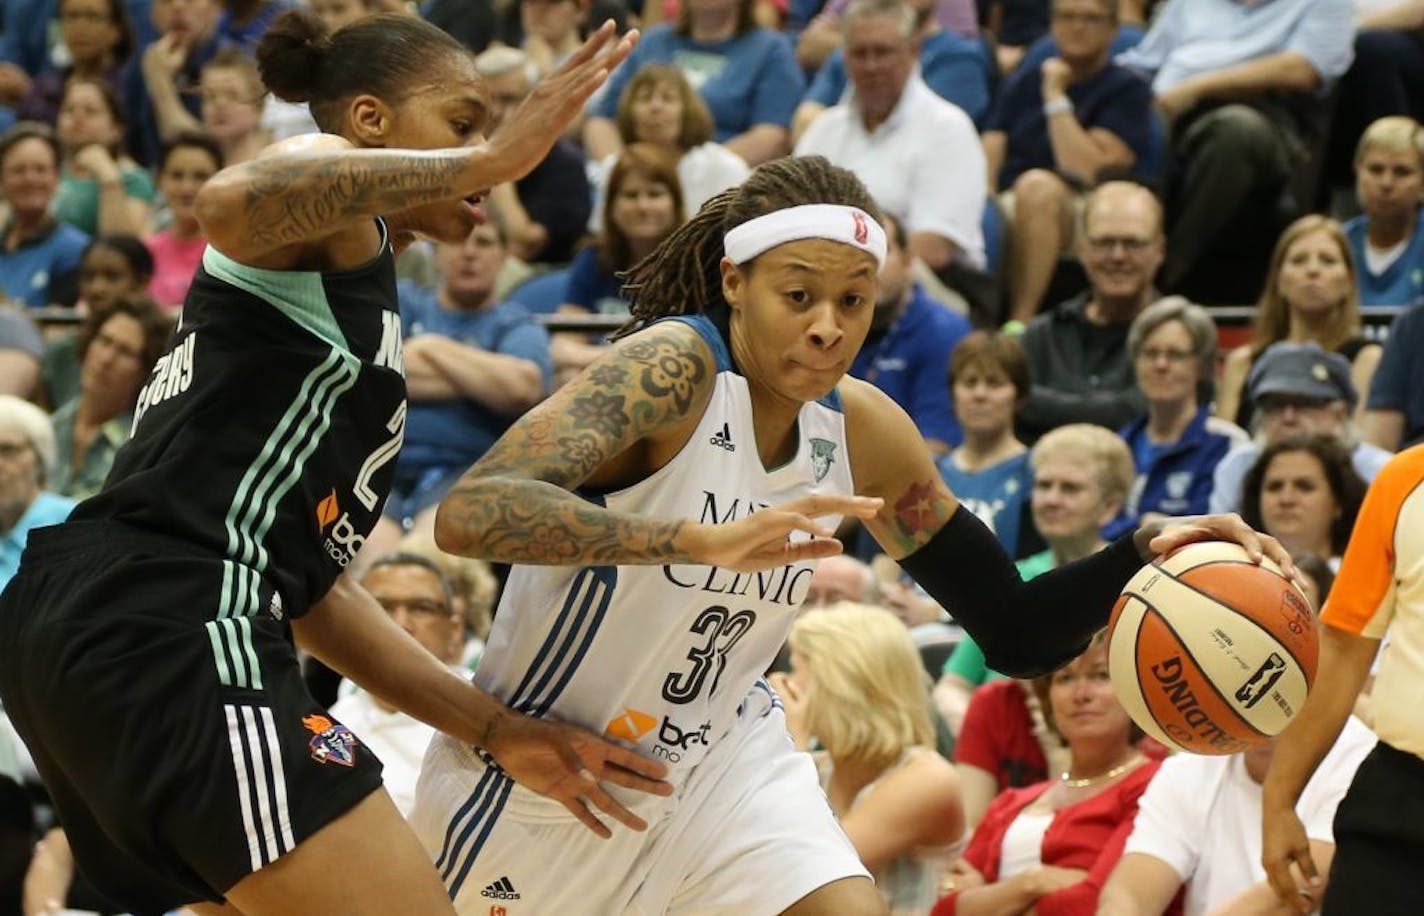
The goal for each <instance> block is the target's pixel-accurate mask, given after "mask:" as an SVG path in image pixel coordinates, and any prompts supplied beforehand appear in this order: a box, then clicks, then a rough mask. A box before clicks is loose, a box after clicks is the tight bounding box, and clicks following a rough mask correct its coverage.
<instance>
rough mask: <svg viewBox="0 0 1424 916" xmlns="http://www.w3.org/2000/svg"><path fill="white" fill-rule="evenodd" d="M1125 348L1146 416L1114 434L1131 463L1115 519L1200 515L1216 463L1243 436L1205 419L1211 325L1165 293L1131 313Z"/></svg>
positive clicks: (1211, 370) (1134, 521)
mask: <svg viewBox="0 0 1424 916" xmlns="http://www.w3.org/2000/svg"><path fill="white" fill-rule="evenodd" d="M1127 350H1128V353H1130V354H1131V355H1132V361H1133V365H1134V366H1135V367H1136V372H1137V388H1138V390H1139V391H1141V392H1142V397H1143V400H1145V401H1146V402H1147V413H1146V414H1144V415H1143V416H1141V417H1139V418H1138V419H1136V420H1134V421H1133V422H1132V423H1129V424H1128V425H1127V426H1125V427H1123V429H1122V431H1121V432H1119V433H1118V435H1120V436H1122V438H1123V441H1125V442H1126V443H1127V445H1128V447H1129V448H1131V449H1132V457H1133V462H1134V464H1135V465H1136V466H1137V481H1136V482H1135V483H1134V484H1133V487H1132V492H1131V493H1130V494H1129V495H1128V498H1127V505H1126V507H1125V508H1124V510H1123V518H1124V519H1126V520H1127V521H1128V522H1129V523H1130V524H1131V525H1132V526H1134V527H1135V526H1136V525H1138V524H1140V523H1141V522H1142V521H1143V520H1145V519H1146V518H1147V517H1148V516H1151V515H1171V516H1176V515H1202V514H1204V513H1205V512H1206V511H1207V503H1208V501H1209V500H1210V498H1211V489H1212V482H1213V474H1214V472H1215V471H1216V466H1217V464H1218V463H1219V462H1220V461H1221V459H1222V458H1224V457H1225V456H1226V453H1227V452H1228V451H1230V450H1231V447H1232V446H1234V445H1241V444H1243V443H1245V442H1246V441H1247V439H1248V437H1247V435H1246V432H1245V430H1243V429H1241V428H1240V427H1239V426H1236V425H1235V424H1233V423H1228V422H1227V421H1225V420H1222V419H1219V418H1218V417H1214V416H1212V415H1211V402H1210V401H1209V400H1208V398H1207V397H1204V396H1203V394H1204V393H1205V392H1206V391H1209V390H1210V387H1211V378H1212V376H1213V374H1215V372H1216V322H1214V321H1212V320H1211V315H1209V314H1207V311H1206V309H1204V308H1202V307H1201V306H1199V305H1193V304H1192V303H1190V302H1188V301H1187V300H1185V299H1183V298H1181V297H1180V296H1170V297H1168V298H1166V299H1163V300H1161V301H1159V302H1155V303H1153V304H1152V305H1149V306H1148V307H1147V308H1146V309H1145V310H1144V311H1143V312H1142V314H1141V315H1138V316H1137V320H1135V321H1134V322H1133V323H1132V327H1131V328H1130V329H1129V330H1128V332H1127Z"/></svg>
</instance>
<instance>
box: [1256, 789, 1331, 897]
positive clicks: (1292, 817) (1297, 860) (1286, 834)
mask: <svg viewBox="0 0 1424 916" xmlns="http://www.w3.org/2000/svg"><path fill="white" fill-rule="evenodd" d="M1263 814H1264V829H1263V830H1262V832H1261V864H1262V865H1263V866H1264V867H1265V869H1266V880H1268V881H1269V882H1270V883H1271V890H1273V891H1275V892H1276V896H1277V897H1278V898H1280V900H1281V902H1282V903H1283V904H1284V905H1285V906H1288V907H1290V908H1291V909H1293V910H1295V911H1296V912H1297V913H1310V912H1313V911H1314V910H1315V909H1316V907H1318V906H1320V874H1319V871H1318V870H1317V869H1316V867H1315V860H1314V859H1313V858H1311V855H1310V839H1309V838H1308V837H1307V836H1306V835H1305V826H1304V825H1303V824H1301V822H1300V817H1299V816H1298V815H1297V814H1296V813H1295V811H1294V809H1291V808H1283V809H1274V808H1272V809H1267V810H1265V811H1264V812H1263ZM1292 866H1294V869H1292ZM1297 875H1300V876H1301V877H1303V878H1304V880H1305V884H1304V886H1302V885H1301V884H1300V883H1299V882H1298V881H1297V879H1296V876H1297Z"/></svg>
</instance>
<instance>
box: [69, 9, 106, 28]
mask: <svg viewBox="0 0 1424 916" xmlns="http://www.w3.org/2000/svg"><path fill="white" fill-rule="evenodd" d="M59 20H60V22H80V23H86V24H88V25H101V24H103V23H106V22H112V21H113V20H112V19H110V18H109V14H108V13H94V12H90V11H89V10H70V11H69V12H65V13H60V14H59Z"/></svg>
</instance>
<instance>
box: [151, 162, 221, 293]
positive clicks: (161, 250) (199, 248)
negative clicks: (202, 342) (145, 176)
mask: <svg viewBox="0 0 1424 916" xmlns="http://www.w3.org/2000/svg"><path fill="white" fill-rule="evenodd" d="M222 167H223V158H222V149H221V148H220V147H219V146H218V144H217V141H216V140H214V139H213V138H212V137H210V136H208V135H207V134H179V135H178V136H177V137H175V138H174V139H173V140H172V142H170V143H167V144H165V145H164V148H163V158H162V160H160V162H159V166H158V190H159V191H160V192H161V193H162V194H163V201H164V203H165V204H167V207H168V217H169V224H168V228H167V229H164V230H162V231H160V232H156V233H154V234H153V235H150V236H149V237H148V238H146V239H144V244H145V245H147V246H148V250H149V253H150V254H152V255H153V280H152V281H150V282H149V285H148V293H149V295H150V296H152V297H153V299H154V301H156V302H157V303H158V304H159V305H161V306H163V307H164V308H167V309H170V310H172V311H177V310H178V309H180V308H181V307H182V306H183V300H184V299H186V298H187V296H188V287H189V286H191V285H192V283H193V276H194V274H196V273H197V272H198V267H199V266H200V265H201V264H202V263H203V251H204V250H205V249H206V248H207V247H208V240H207V239H206V238H204V237H203V233H202V229H201V228H200V227H199V226H198V217H197V213H196V211H195V209H194V204H195V203H196V201H197V199H198V191H199V190H200V189H201V188H202V187H203V185H205V184H207V183H208V179H209V178H212V177H213V176H214V175H216V174H217V173H218V172H219V171H221V170H222Z"/></svg>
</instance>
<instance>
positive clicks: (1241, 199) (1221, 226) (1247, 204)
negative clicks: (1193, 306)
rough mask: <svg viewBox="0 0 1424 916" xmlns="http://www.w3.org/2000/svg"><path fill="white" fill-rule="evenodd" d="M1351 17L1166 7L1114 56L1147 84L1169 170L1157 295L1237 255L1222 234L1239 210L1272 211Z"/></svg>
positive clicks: (1277, 7)
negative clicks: (1167, 146) (1222, 256)
mask: <svg viewBox="0 0 1424 916" xmlns="http://www.w3.org/2000/svg"><path fill="white" fill-rule="evenodd" d="M1353 13H1354V7H1353V3H1352V0H1167V3H1166V5H1165V6H1163V7H1162V8H1161V9H1160V10H1159V11H1158V13H1157V17H1156V19H1155V20H1154V21H1153V23H1152V28H1151V29H1149V30H1148V32H1147V34H1146V35H1145V36H1144V37H1143V39H1142V42H1141V44H1139V45H1138V46H1137V47H1136V48H1133V49H1132V50H1131V51H1128V52H1127V53H1126V54H1124V55H1122V56H1121V57H1119V58H1118V63H1120V64H1122V65H1123V66H1126V67H1129V68H1132V69H1134V70H1139V71H1141V72H1142V73H1143V74H1144V75H1146V76H1147V77H1148V78H1149V79H1150V80H1151V81H1152V91H1153V93H1154V94H1155V96H1156V99H1157V109H1158V111H1159V112H1160V113H1161V114H1162V116H1163V118H1164V119H1165V120H1166V121H1167V122H1168V124H1169V125H1170V128H1171V135H1172V139H1171V145H1172V152H1173V154H1174V157H1175V158H1176V159H1177V160H1178V161H1177V162H1176V163H1175V164H1174V175H1173V181H1172V186H1171V188H1170V191H1169V195H1168V201H1167V210H1168V224H1167V225H1168V230H1167V237H1168V238H1169V239H1170V240H1171V241H1170V244H1169V245H1168V249H1167V261H1166V264H1165V265H1164V267H1163V270H1162V280H1163V285H1164V286H1165V287H1167V288H1168V289H1180V288H1181V287H1182V284H1183V282H1184V281H1186V280H1187V279H1188V278H1189V276H1190V275H1191V274H1192V272H1193V270H1194V269H1195V268H1197V267H1199V266H1201V261H1202V258H1203V256H1204V255H1205V254H1207V252H1208V251H1210V250H1211V249H1212V246H1213V243H1215V242H1217V241H1218V240H1222V239H1230V240H1231V242H1232V243H1234V244H1237V245H1239V244H1240V239H1239V238H1232V236H1231V234H1230V233H1229V232H1228V231H1227V230H1229V229H1230V228H1231V227H1232V225H1233V223H1234V222H1235V221H1236V220H1237V219H1238V217H1239V216H1240V215H1244V214H1246V213H1248V212H1250V210H1248V208H1252V209H1255V210H1260V209H1262V208H1263V207H1267V208H1270V209H1274V206H1275V203H1276V200H1277V199H1278V197H1279V195H1280V192H1281V190H1282V188H1284V186H1285V183H1286V180H1287V179H1288V178H1289V177H1290V175H1291V173H1292V171H1293V170H1294V168H1295V166H1296V164H1297V161H1298V159H1299V158H1300V156H1301V154H1302V153H1303V151H1304V149H1305V144H1306V142H1307V141H1308V139H1309V138H1310V133H1311V129H1312V126H1313V122H1314V120H1315V116H1316V114H1317V112H1318V111H1319V102H1318V99H1319V97H1320V96H1321V95H1322V94H1323V90H1324V89H1326V88H1327V87H1328V86H1329V85H1330V83H1331V82H1333V81H1334V80H1336V79H1338V78H1339V77H1340V76H1341V75H1342V74H1343V73H1344V72H1345V71H1346V69H1347V68H1348V67H1349V66H1350V59H1351V56H1352V54H1353V51H1352V42H1353V39H1354V34H1355V27H1354V24H1353ZM1243 99H1249V100H1250V101H1242V100H1243ZM1307 203H1308V202H1307Z"/></svg>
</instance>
